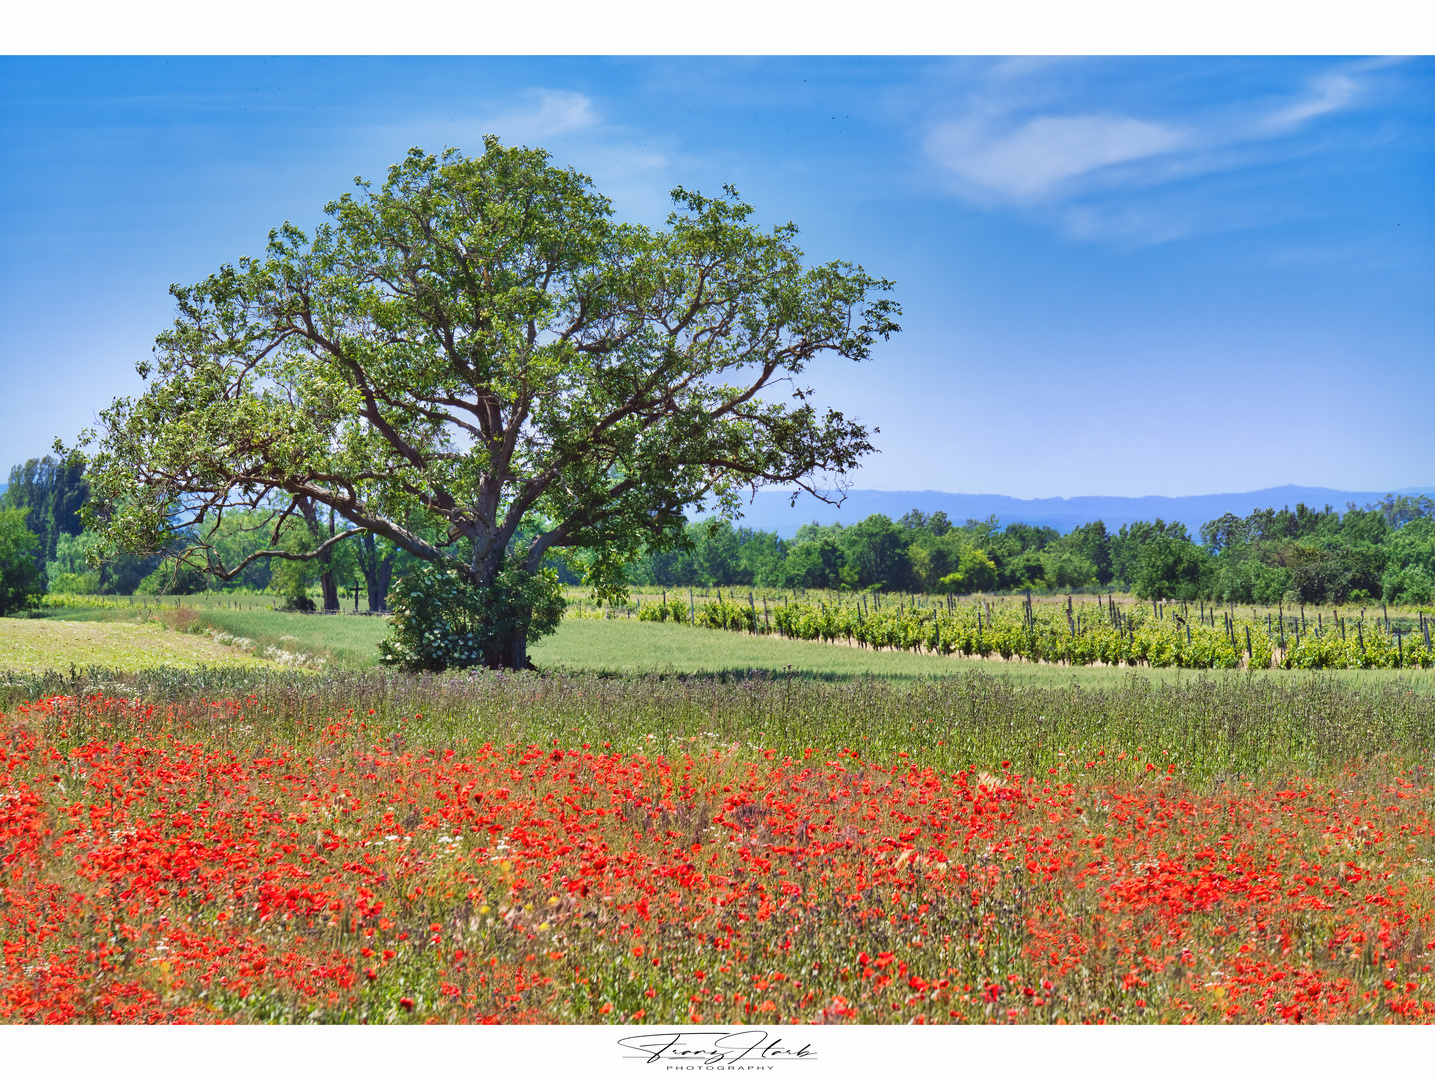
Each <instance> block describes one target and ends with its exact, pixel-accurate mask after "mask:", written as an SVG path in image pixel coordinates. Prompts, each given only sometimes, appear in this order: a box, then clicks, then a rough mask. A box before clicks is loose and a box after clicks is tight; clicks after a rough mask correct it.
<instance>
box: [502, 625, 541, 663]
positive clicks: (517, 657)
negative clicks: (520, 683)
mask: <svg viewBox="0 0 1435 1080" xmlns="http://www.w3.org/2000/svg"><path fill="white" fill-rule="evenodd" d="M504 652H505V654H506V655H505V656H504V658H503V666H504V667H505V668H508V669H510V670H512V671H528V670H537V669H536V668H535V667H534V665H533V663H532V661H530V660H529V659H528V638H527V637H526V636H524V635H522V634H520V635H518V636H516V637H514V638H513V639H512V640H511V641H510V642H509V643H508V646H507V647H506V648H505V649H504Z"/></svg>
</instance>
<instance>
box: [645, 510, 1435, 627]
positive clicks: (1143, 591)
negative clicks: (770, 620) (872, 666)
mask: <svg viewBox="0 0 1435 1080" xmlns="http://www.w3.org/2000/svg"><path fill="white" fill-rule="evenodd" d="M687 541H688V543H687V546H686V547H685V548H683V549H677V550H672V551H665V552H659V553H653V554H649V555H647V556H646V557H644V558H643V559H641V560H639V561H638V562H637V563H636V564H634V565H633V566H632V567H631V568H630V572H629V577H630V580H632V581H633V582H634V583H635V584H640V585H649V586H716V585H728V586H734V585H739V586H740V585H747V586H754V587H759V588H762V587H766V588H784V589H798V588H808V589H817V588H822V589H853V590H857V589H869V590H900V591H911V592H924V593H936V594H944V593H957V594H963V593H973V592H1011V591H1021V590H1026V589H1031V590H1035V591H1042V592H1052V591H1066V592H1073V591H1080V590H1091V589H1101V590H1107V589H1119V590H1121V591H1123V592H1132V593H1135V594H1136V595H1137V596H1138V597H1140V598H1142V599H1172V600H1202V599H1204V600H1213V601H1220V602H1225V603H1229V602H1234V603H1241V604H1276V603H1279V602H1280V601H1282V600H1285V599H1287V598H1289V599H1291V600H1294V601H1296V602H1299V603H1336V604H1343V603H1346V602H1348V601H1356V602H1359V601H1362V600H1384V601H1386V602H1388V603H1397V604H1424V603H1429V602H1431V600H1432V598H1435V500H1432V499H1431V498H1430V497H1428V496H1415V497H1411V496H1393V495H1392V496H1388V497H1387V498H1386V499H1384V500H1381V501H1380V502H1378V503H1375V504H1372V505H1369V506H1366V507H1364V508H1357V507H1356V506H1354V505H1353V504H1352V505H1350V506H1348V507H1347V508H1346V510H1345V511H1344V512H1340V511H1336V510H1334V509H1333V508H1331V507H1330V506H1326V507H1325V508H1324V509H1323V510H1312V509H1311V508H1309V507H1306V506H1305V505H1303V504H1298V505H1297V506H1296V508H1295V509H1294V510H1291V509H1290V508H1289V507H1286V508H1283V509H1281V510H1275V509H1273V508H1268V509H1265V510H1255V511H1253V512H1252V513H1251V514H1250V515H1248V516H1247V517H1244V518H1241V517H1237V516H1236V515H1234V514H1226V515H1224V516H1223V517H1221V518H1218V519H1217V520H1215V521H1211V522H1207V523H1206V524H1205V525H1203V526H1202V527H1201V530H1200V537H1199V539H1198V540H1197V539H1193V538H1192V537H1191V536H1190V534H1189V532H1188V530H1187V529H1186V527H1185V526H1184V525H1183V524H1181V523H1179V522H1166V521H1163V520H1161V519H1160V518H1157V519H1156V520H1155V521H1137V522H1131V523H1128V524H1124V525H1122V526H1120V528H1118V529H1115V530H1111V529H1108V528H1107V526H1106V524H1105V523H1104V522H1102V521H1099V520H1098V521H1094V522H1089V523H1088V524H1085V525H1082V526H1080V527H1078V528H1075V529H1073V530H1071V531H1070V532H1068V533H1066V534H1064V535H1063V534H1062V533H1061V532H1059V531H1058V530H1056V529H1053V528H1050V527H1047V526H1040V525H1028V524H1024V523H1020V522H1013V523H1010V524H1008V525H1006V526H1005V527H1002V526H1001V524H1000V523H999V522H998V521H997V519H996V517H994V516H993V517H991V518H988V519H986V520H985V521H977V520H973V519H968V520H967V521H966V522H965V523H963V524H961V525H957V524H955V523H953V522H952V521H950V520H949V519H948V518H947V516H946V515H945V514H944V513H942V512H940V511H938V512H937V513H934V514H924V513H923V512H922V511H920V510H912V511H910V512H908V513H907V514H904V515H903V516H902V517H901V518H899V519H898V520H896V521H893V520H891V519H890V518H888V517H886V516H885V515H882V514H873V515H872V516H870V517H868V518H866V519H864V520H862V521H860V522H858V523H856V524H854V525H849V526H843V525H840V524H834V525H819V524H817V523H815V522H814V523H813V524H810V525H804V526H802V527H801V528H799V529H798V530H797V533H796V535H795V536H794V537H793V538H792V539H791V540H785V539H783V538H782V537H780V536H778V535H777V534H776V533H773V532H764V531H761V530H754V529H748V528H743V527H742V526H741V525H734V524H731V523H729V522H726V521H722V520H709V521H704V522H694V523H692V524H690V525H689V526H688V527H687Z"/></svg>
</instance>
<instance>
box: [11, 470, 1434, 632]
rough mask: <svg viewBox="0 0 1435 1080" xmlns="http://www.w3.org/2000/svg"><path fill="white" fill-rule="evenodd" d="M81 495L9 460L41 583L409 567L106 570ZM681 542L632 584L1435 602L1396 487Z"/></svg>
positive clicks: (164, 563)
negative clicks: (1120, 516) (1107, 513)
mask: <svg viewBox="0 0 1435 1080" xmlns="http://www.w3.org/2000/svg"><path fill="white" fill-rule="evenodd" d="M87 494H88V485H87V483H86V481H85V477H84V473H83V468H82V467H79V466H74V465H69V464H66V463H64V462H57V461H55V460H53V459H52V458H49V457H45V458H40V459H32V460H30V461H28V462H27V463H26V464H25V465H23V466H16V467H15V468H13V469H12V470H11V471H10V476H9V484H8V487H7V488H6V490H5V491H4V492H3V494H0V511H3V510H5V509H8V510H10V511H11V515H10V516H11V518H14V519H16V520H18V519H19V514H18V513H16V512H17V511H23V515H24V516H23V525H24V528H25V529H27V530H29V532H30V533H32V534H33V535H34V538H35V539H34V543H33V547H32V550H31V555H30V557H31V558H32V559H33V561H34V564H35V568H36V570H37V571H39V586H40V588H41V590H42V591H48V592H51V593H73V594H87V595H89V594H100V595H104V594H110V595H128V594H134V593H145V594H155V593H164V594H174V593H180V594H183V593H193V592H200V591H204V590H206V589H221V588H227V589H242V590H246V591H269V592H273V593H275V594H278V595H283V596H287V597H293V598H303V597H307V595H308V593H309V591H310V590H311V589H313V588H314V587H315V586H316V585H317V586H319V587H320V589H321V592H322V593H323V596H324V601H325V606H326V607H329V608H336V607H337V602H336V597H337V596H338V595H339V594H342V593H346V592H348V591H350V590H353V589H355V588H359V589H363V590H364V591H365V592H367V593H368V595H369V598H370V606H371V607H372V608H375V609H377V608H379V607H381V606H382V603H383V597H384V596H386V595H387V593H388V590H389V588H390V586H391V584H392V582H393V581H394V580H396V579H397V578H399V577H402V576H403V574H405V573H406V572H407V571H408V570H409V569H410V568H411V565H410V564H411V562H412V560H411V559H410V557H409V556H407V555H406V554H405V553H403V552H401V551H397V550H395V549H394V548H393V547H392V545H390V544H388V543H387V541H384V540H379V539H376V538H375V537H373V536H372V535H366V536H363V537H361V538H358V539H357V540H355V541H350V542H346V543H343V544H339V545H337V546H336V547H335V548H333V549H332V553H331V555H330V557H329V558H328V559H327V560H323V561H320V560H314V561H309V562H288V561H285V560H280V559H273V560H270V559H258V560H255V561H253V562H251V563H250V564H249V565H248V566H247V567H246V568H245V569H244V571H243V572H242V573H240V574H239V575H237V576H236V577H235V578H234V579H233V580H231V581H230V582H227V583H219V582H216V581H215V580H214V579H213V578H210V577H208V576H206V575H205V574H204V573H202V572H201V571H200V570H199V569H197V568H195V567H193V566H188V565H185V564H184V563H177V562H176V561H175V559H174V557H173V556H174V554H175V553H177V552H178V551H179V550H181V549H182V548H183V547H184V546H186V540H187V539H188V538H179V539H177V541H176V545H175V549H174V552H172V553H171V554H170V555H169V557H166V556H164V555H150V556H144V557H141V556H126V555H121V556H119V557H118V558H116V559H113V560H110V561H109V562H106V563H103V564H101V565H98V566H95V565H91V563H90V560H89V555H90V552H91V549H92V548H93V546H94V538H93V536H92V535H91V534H90V533H88V532H87V531H85V530H84V528H83V525H82V522H81V520H80V514H79V510H80V507H81V505H82V504H83V503H84V501H85V498H86V497H87ZM267 518H268V514H267V512H262V511H256V512H251V513H247V514H231V515H230V516H229V517H228V518H227V519H226V520H225V522H224V523H223V524H222V525H221V527H220V528H219V529H218V530H217V531H216V533H215V535H214V537H213V538H212V540H211V542H212V543H213V545H214V547H215V549H216V550H217V552H218V553H219V554H220V555H221V556H222V557H223V560H224V562H225V563H226V564H229V565H233V564H235V563H237V562H238V561H240V560H241V559H243V558H244V556H245V555H246V554H248V553H251V552H254V551H258V550H263V549H265V548H267V547H268V546H269V545H270V543H271V542H272V541H271V536H270V534H269V532H268V530H267V529H265V528H263V527H261V524H262V522H263V521H265V520H266V519H267ZM291 520H292V524H291V526H290V533H289V542H293V543H295V544H297V543H299V542H301V541H305V540H308V539H310V537H312V536H313V535H319V536H322V535H325V534H326V532H328V531H332V530H333V529H334V527H335V526H334V523H333V522H332V521H328V520H326V519H325V518H324V517H322V516H321V515H318V514H313V513H307V514H306V513H299V514H295V515H294V516H293V518H292V519H291ZM301 530H302V531H303V533H305V534H307V535H300V532H301ZM686 536H687V547H686V548H685V549H681V550H671V551H662V552H653V553H650V554H648V555H647V556H645V557H644V558H642V559H640V560H638V561H637V562H636V563H634V564H632V565H631V566H630V567H629V575H628V576H629V580H630V582H631V583H632V584H633V585H635V586H657V587H680V586H709V587H711V586H750V587H758V588H781V589H845V590H852V591H859V590H865V591H913V592H923V593H929V594H969V593H977V592H982V593H1000V592H1013V591H1021V590H1028V589H1030V590H1033V591H1039V592H1053V591H1059V592H1081V591H1103V592H1104V591H1108V590H1119V591H1123V592H1132V593H1135V594H1136V595H1137V596H1138V597H1141V598H1143V599H1144V598H1153V597H1157V598H1163V599H1172V600H1187V601H1190V600H1212V601H1220V602H1226V603H1231V602H1234V603H1242V604H1246V603H1250V604H1276V603H1279V602H1281V601H1283V600H1291V601H1295V602H1299V603H1317V604H1320V603H1336V604H1343V603H1347V602H1361V601H1365V600H1382V601H1385V602H1387V603H1394V604H1407V605H1420V604H1427V603H1430V602H1432V600H1435V500H1432V499H1431V497H1430V496H1428V495H1419V496H1409V495H1399V496H1396V495H1392V496H1388V497H1387V498H1385V499H1383V500H1381V501H1379V502H1376V503H1372V504H1369V505H1367V506H1365V507H1356V506H1355V505H1354V504H1350V505H1348V506H1347V507H1346V509H1345V510H1343V511H1339V510H1335V509H1333V508H1332V507H1330V506H1326V507H1324V508H1323V509H1320V510H1316V509H1312V508H1310V507H1307V506H1305V505H1303V504H1297V506H1296V507H1295V509H1294V510H1292V509H1290V508H1288V507H1287V508H1283V509H1280V510H1276V509H1274V508H1267V509H1263V510H1262V509H1257V510H1254V511H1253V512H1252V513H1250V514H1249V515H1247V516H1246V517H1238V516H1236V515H1234V514H1226V515H1224V516H1222V517H1220V518H1217V519H1216V520H1214V521H1210V522H1207V523H1206V524H1205V525H1203V526H1202V527H1201V529H1200V533H1199V536H1197V537H1192V536H1191V535H1190V534H1189V532H1188V530H1187V528H1186V527H1185V526H1184V525H1182V524H1180V523H1167V522H1164V521H1162V520H1161V519H1160V518H1157V519H1156V520H1155V521H1150V522H1134V523H1130V524H1125V525H1122V526H1121V527H1120V528H1119V529H1116V530H1114V531H1113V530H1109V529H1107V527H1106V525H1105V524H1104V523H1103V522H1102V521H1099V520H1098V521H1094V522H1090V523H1088V524H1085V525H1082V526H1080V527H1079V528H1075V529H1072V530H1071V531H1070V532H1067V533H1065V534H1063V533H1061V532H1060V531H1059V530H1057V529H1054V528H1050V527H1047V526H1036V525H1027V524H1023V523H1020V522H1013V523H1009V524H1006V525H1005V526H1003V525H1002V524H1001V523H1000V522H999V521H998V520H997V519H996V518H995V517H994V516H993V517H990V518H988V519H986V520H984V521H977V520H972V519H968V520H967V521H965V522H963V523H961V524H958V523H956V522H953V521H951V520H949V519H948V518H947V516H946V514H944V513H942V512H940V511H938V512H936V513H930V514H929V513H925V512H923V511H921V510H917V509H913V510H911V511H909V512H908V513H906V514H904V515H902V516H901V517H900V518H898V519H896V520H892V519H891V518H889V517H887V516H885V515H882V514H872V515H870V516H868V517H867V518H865V519H863V520H861V521H859V522H857V523H855V524H852V525H845V526H844V525H841V524H832V525H821V524H818V523H816V522H814V523H812V524H809V525H804V526H802V527H801V528H799V529H798V530H797V533H796V535H795V536H794V537H793V538H792V539H790V540H788V539H784V538H782V537H780V536H779V535H778V534H777V533H776V532H767V531H763V530H756V529H750V528H745V527H743V526H742V524H741V522H740V521H739V522H738V523H737V524H733V523H729V522H726V521H722V520H718V519H709V520H705V521H695V522H692V523H690V524H689V525H688V527H687V530H686ZM519 539H520V540H521V539H522V538H521V537H520V538H519ZM281 542H284V541H283V539H282V538H281ZM455 553H456V554H461V553H460V552H457V551H456V552H455ZM586 554H587V553H584V552H581V551H580V552H577V553H576V554H575V555H573V556H572V557H571V558H570V559H569V560H568V561H567V562H554V563H553V564H552V565H553V566H554V568H555V569H557V570H558V571H559V573H560V575H561V576H562V577H563V579H564V580H565V582H567V583H570V584H574V583H578V582H580V581H581V580H582V576H583V572H584V565H583V563H584V558H585V556H586ZM271 563H272V565H271Z"/></svg>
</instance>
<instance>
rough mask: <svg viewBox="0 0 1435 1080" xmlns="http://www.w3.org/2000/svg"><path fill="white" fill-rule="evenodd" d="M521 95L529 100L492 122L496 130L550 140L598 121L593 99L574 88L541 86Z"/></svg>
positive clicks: (514, 135)
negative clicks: (554, 88) (575, 90)
mask: <svg viewBox="0 0 1435 1080" xmlns="http://www.w3.org/2000/svg"><path fill="white" fill-rule="evenodd" d="M522 96H523V98H524V99H526V101H525V103H524V104H523V105H522V106H520V107H519V108H517V109H513V110H511V111H509V112H506V113H503V114H500V115H499V116H496V117H494V118H493V119H492V120H490V121H489V123H490V124H492V125H493V127H494V130H496V131H497V132H499V133H500V134H502V135H506V136H509V137H510V138H513V137H517V138H522V139H551V138H553V137H555V136H557V135H569V134H572V133H573V132H575V131H582V130H583V129H584V128H590V127H592V126H593V125H594V124H596V123H597V122H598V114H597V112H596V110H595V109H594V108H593V102H592V100H591V99H590V98H588V97H587V96H585V95H583V94H579V93H576V92H574V91H572V90H550V89H547V88H538V89H535V90H529V91H527V92H525V93H524V94H523V95H522ZM510 132H511V133H512V134H511V135H510Z"/></svg>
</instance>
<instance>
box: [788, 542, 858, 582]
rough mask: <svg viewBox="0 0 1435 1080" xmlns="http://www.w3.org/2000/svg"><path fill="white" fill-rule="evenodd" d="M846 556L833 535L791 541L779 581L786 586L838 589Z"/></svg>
mask: <svg viewBox="0 0 1435 1080" xmlns="http://www.w3.org/2000/svg"><path fill="white" fill-rule="evenodd" d="M845 564H846V556H845V555H844V554H843V551H842V546H841V545H840V544H839V543H838V542H837V541H836V540H835V539H834V538H833V537H832V536H820V537H818V539H816V540H804V541H802V542H800V543H794V544H793V545H792V546H791V547H789V548H788V549H787V558H785V559H784V560H783V562H782V572H781V574H782V576H781V579H780V580H779V582H778V584H780V585H782V586H784V587H786V588H789V589H837V588H841V587H842V570H843V567H844V566H845Z"/></svg>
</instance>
